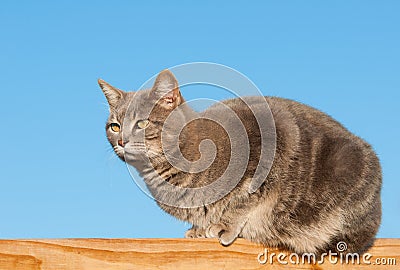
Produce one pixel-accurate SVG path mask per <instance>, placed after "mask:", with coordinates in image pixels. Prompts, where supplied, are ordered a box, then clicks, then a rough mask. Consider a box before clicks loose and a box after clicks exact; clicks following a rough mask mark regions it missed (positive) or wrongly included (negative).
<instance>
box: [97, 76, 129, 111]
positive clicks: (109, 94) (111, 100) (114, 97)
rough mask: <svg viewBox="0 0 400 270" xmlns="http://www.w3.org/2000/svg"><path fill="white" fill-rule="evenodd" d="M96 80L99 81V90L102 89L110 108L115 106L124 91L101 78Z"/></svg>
mask: <svg viewBox="0 0 400 270" xmlns="http://www.w3.org/2000/svg"><path fill="white" fill-rule="evenodd" d="M97 82H98V83H99V85H100V88H101V90H103V93H104V95H105V96H106V98H107V102H108V105H110V108H115V107H116V106H117V105H118V102H119V100H120V99H121V98H122V97H123V93H124V92H123V91H122V90H119V89H117V88H115V87H114V86H112V85H110V84H108V83H106V82H105V81H103V80H102V79H98V80H97Z"/></svg>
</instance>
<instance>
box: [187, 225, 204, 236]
mask: <svg viewBox="0 0 400 270" xmlns="http://www.w3.org/2000/svg"><path fill="white" fill-rule="evenodd" d="M205 237H206V232H205V230H204V229H201V228H197V227H192V228H191V229H189V230H187V231H186V233H185V238H205Z"/></svg>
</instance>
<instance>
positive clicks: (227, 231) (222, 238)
mask: <svg viewBox="0 0 400 270" xmlns="http://www.w3.org/2000/svg"><path fill="white" fill-rule="evenodd" d="M206 237H207V238H218V240H219V242H220V243H221V245H223V246H229V245H230V244H232V243H233V242H234V241H235V240H236V238H237V237H238V235H237V233H236V232H235V230H233V229H232V228H229V227H228V226H226V225H225V224H222V223H218V224H211V225H210V226H208V227H207V229H206Z"/></svg>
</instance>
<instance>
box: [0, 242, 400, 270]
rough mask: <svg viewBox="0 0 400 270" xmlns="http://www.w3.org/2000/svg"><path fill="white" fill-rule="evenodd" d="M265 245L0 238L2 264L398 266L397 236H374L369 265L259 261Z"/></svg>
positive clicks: (12, 266) (11, 266)
mask: <svg viewBox="0 0 400 270" xmlns="http://www.w3.org/2000/svg"><path fill="white" fill-rule="evenodd" d="M264 251H265V248H264V247H262V246H259V245H256V244H253V243H250V242H248V241H246V240H243V239H238V240H237V241H236V242H235V243H234V244H233V245H231V246H229V247H222V246H221V245H220V244H219V243H218V242H217V240H215V239H54V240H53V239H46V240H0V269H1V270H3V269H90V270H97V269H173V270H178V269H396V270H397V269H400V239H377V240H376V242H375V245H374V246H373V247H372V248H371V249H370V250H369V251H368V253H370V254H371V255H372V258H370V260H369V261H370V262H371V265H366V264H360V265H356V264H348V265H346V264H340V263H337V264H331V263H329V261H327V260H326V261H325V263H323V264H315V265H313V264H301V263H300V264H297V265H294V264H291V263H290V262H289V259H288V257H286V259H285V261H287V262H288V264H287V265H282V264H279V263H278V261H277V260H274V261H273V263H272V264H271V263H270V262H269V261H268V262H267V263H265V264H260V263H259V261H258V260H257V257H258V255H259V254H260V253H262V252H264ZM268 252H269V253H268V254H269V255H270V254H271V253H272V252H275V253H276V254H279V253H280V252H279V251H277V250H274V249H268ZM263 258H264V257H260V259H263ZM377 258H385V259H389V258H393V259H394V260H395V263H396V265H377V264H376V259H377ZM361 259H362V258H361Z"/></svg>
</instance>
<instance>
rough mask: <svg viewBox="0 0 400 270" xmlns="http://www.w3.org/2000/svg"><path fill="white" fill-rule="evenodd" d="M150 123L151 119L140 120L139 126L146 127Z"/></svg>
mask: <svg viewBox="0 0 400 270" xmlns="http://www.w3.org/2000/svg"><path fill="white" fill-rule="evenodd" d="M149 124H150V122H149V120H140V121H138V122H137V126H138V128H142V129H143V128H146V127H147V126H148V125H149Z"/></svg>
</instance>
